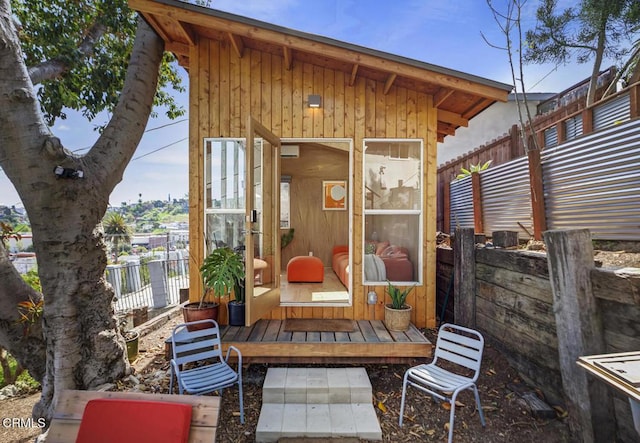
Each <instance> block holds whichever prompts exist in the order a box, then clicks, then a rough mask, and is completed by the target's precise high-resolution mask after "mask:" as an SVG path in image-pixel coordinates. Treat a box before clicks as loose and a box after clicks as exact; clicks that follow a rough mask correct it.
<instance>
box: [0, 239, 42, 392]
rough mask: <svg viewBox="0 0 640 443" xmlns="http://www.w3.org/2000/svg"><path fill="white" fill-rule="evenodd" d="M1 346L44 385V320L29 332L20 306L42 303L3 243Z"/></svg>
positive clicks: (0, 261)
mask: <svg viewBox="0 0 640 443" xmlns="http://www.w3.org/2000/svg"><path fill="white" fill-rule="evenodd" d="M0 282H2V284H0V346H1V347H3V348H5V349H6V350H7V351H8V352H9V353H10V354H11V355H12V356H13V357H14V358H15V359H16V360H18V361H19V362H20V364H21V365H22V366H23V367H25V368H27V369H28V371H29V374H30V375H31V376H32V377H33V378H34V379H36V380H38V381H41V380H42V377H43V375H44V372H45V342H44V339H43V338H42V328H41V325H40V321H39V320H40V319H36V323H35V324H33V325H31V326H30V327H28V328H27V325H25V324H22V323H20V321H19V319H20V315H19V312H18V303H20V302H24V301H29V300H32V301H34V302H38V301H40V300H41V299H42V294H39V293H38V292H36V291H35V290H34V289H32V288H31V287H30V286H29V285H27V283H25V281H24V280H23V279H22V277H20V274H19V273H18V271H17V270H16V268H15V266H13V263H11V261H9V255H8V253H7V250H6V249H5V248H4V245H3V244H2V242H0Z"/></svg>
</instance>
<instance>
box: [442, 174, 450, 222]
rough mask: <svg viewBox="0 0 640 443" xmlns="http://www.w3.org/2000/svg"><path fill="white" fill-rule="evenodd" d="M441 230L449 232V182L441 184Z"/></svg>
mask: <svg viewBox="0 0 640 443" xmlns="http://www.w3.org/2000/svg"><path fill="white" fill-rule="evenodd" d="M442 232H445V233H447V234H451V183H449V182H448V181H447V180H445V182H444V183H443V186H442Z"/></svg>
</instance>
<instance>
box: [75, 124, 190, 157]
mask: <svg viewBox="0 0 640 443" xmlns="http://www.w3.org/2000/svg"><path fill="white" fill-rule="evenodd" d="M186 121H189V118H183V119H181V120H176V121H173V122H170V123H167V124H164V125H160V126H156V127H155V128H150V129H147V130H145V131H144V134H146V133H147V132H151V131H155V130H157V129H162V128H166V127H168V126H172V125H177V124H178V123H182V122H186ZM88 149H91V146H86V147H84V148H78V149H74V150H73V151H71V152H79V151H86V150H88Z"/></svg>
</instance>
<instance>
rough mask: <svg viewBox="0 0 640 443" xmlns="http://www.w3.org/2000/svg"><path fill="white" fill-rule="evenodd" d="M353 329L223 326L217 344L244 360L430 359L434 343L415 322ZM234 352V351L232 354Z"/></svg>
mask: <svg viewBox="0 0 640 443" xmlns="http://www.w3.org/2000/svg"><path fill="white" fill-rule="evenodd" d="M357 324H358V329H357V330H356V331H355V332H287V331H285V330H284V321H282V320H260V321H258V322H257V323H255V324H254V325H253V326H251V327H238V326H225V327H223V328H222V343H223V348H224V349H225V351H226V348H228V346H229V345H233V346H235V347H237V348H238V349H240V352H242V359H243V362H245V361H246V362H247V363H305V364H312V363H323V364H324V363H413V362H415V361H416V360H422V359H428V358H430V357H431V354H432V348H433V345H432V344H431V342H429V340H427V338H426V337H425V336H424V335H423V334H422V333H421V332H420V331H419V330H418V329H417V328H416V327H415V326H414V325H411V326H410V328H409V330H408V331H406V332H393V331H389V330H388V329H387V328H385V326H384V323H383V322H382V321H380V320H359V321H357ZM232 355H233V353H232Z"/></svg>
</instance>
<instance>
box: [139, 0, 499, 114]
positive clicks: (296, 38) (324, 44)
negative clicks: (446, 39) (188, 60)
mask: <svg viewBox="0 0 640 443" xmlns="http://www.w3.org/2000/svg"><path fill="white" fill-rule="evenodd" d="M129 7H130V8H132V9H135V10H137V11H141V12H143V13H147V14H159V15H163V16H168V17H171V18H173V19H176V20H182V21H185V22H188V23H191V24H194V25H198V26H203V27H206V28H213V29H217V30H219V31H221V32H228V33H230V34H233V35H235V36H239V37H246V38H250V39H255V40H258V41H262V42H265V43H269V44H273V45H277V46H289V47H291V49H293V50H296V51H302V52H306V53H309V54H312V55H317V56H321V57H328V58H332V59H335V60H339V61H343V62H350V63H356V64H358V65H361V66H363V67H366V68H371V69H376V70H379V71H383V72H395V73H396V74H397V75H398V76H400V77H406V78H409V79H411V80H415V81H418V82H421V83H430V84H433V85H436V86H440V87H444V88H450V89H453V90H456V91H463V92H465V93H467V94H470V95H477V96H479V97H483V98H487V99H490V100H492V101H495V100H499V101H505V102H506V101H507V94H508V91H506V90H504V89H502V88H500V87H498V86H493V85H489V84H486V83H483V82H477V81H474V80H473V79H472V78H467V77H466V76H458V75H456V74H455V72H446V71H445V72H441V71H440V70H439V69H435V68H436V67H435V66H434V69H430V68H429V65H427V64H419V63H417V62H416V63H414V62H412V61H411V60H408V62H404V61H402V59H398V58H391V57H389V58H388V57H384V56H382V55H378V54H376V53H373V52H372V51H365V50H358V48H357V47H353V46H350V45H347V44H345V45H340V44H336V43H332V42H331V41H329V40H327V41H323V40H322V39H311V38H307V37H306V36H305V35H302V34H299V33H295V32H292V33H289V32H282V31H281V30H279V29H278V28H272V27H259V26H256V25H255V24H254V23H252V22H249V23H245V22H242V21H234V20H230V19H227V18H225V17H219V16H216V15H215V14H211V15H209V14H204V13H200V12H196V11H193V10H190V9H187V8H183V7H181V6H174V5H167V4H161V3H160V2H156V1H150V0H129Z"/></svg>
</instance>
